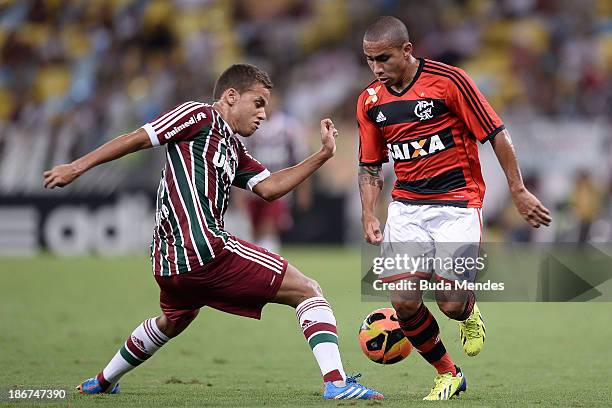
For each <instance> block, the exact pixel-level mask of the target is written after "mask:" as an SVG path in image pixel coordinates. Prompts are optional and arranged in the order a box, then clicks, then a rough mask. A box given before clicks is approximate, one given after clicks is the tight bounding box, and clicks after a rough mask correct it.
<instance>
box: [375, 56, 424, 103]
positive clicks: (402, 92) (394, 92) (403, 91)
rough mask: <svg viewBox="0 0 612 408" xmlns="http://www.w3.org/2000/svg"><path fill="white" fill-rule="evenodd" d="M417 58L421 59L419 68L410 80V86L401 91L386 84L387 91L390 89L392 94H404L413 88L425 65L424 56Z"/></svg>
mask: <svg viewBox="0 0 612 408" xmlns="http://www.w3.org/2000/svg"><path fill="white" fill-rule="evenodd" d="M417 59H418V60H419V67H418V68H417V71H416V73H415V74H414V77H413V78H412V81H410V83H409V84H408V86H407V87H405V88H404V89H403V90H402V91H401V92H396V91H394V90H393V89H391V87H390V86H386V85H385V88H387V91H389V93H390V94H391V95H395V96H403V95H404V94H405V93H406V92H408V90H409V89H410V88H412V85H414V83H415V82H416V81H417V79H419V76H420V75H421V71H423V65H424V64H425V59H424V58H417Z"/></svg>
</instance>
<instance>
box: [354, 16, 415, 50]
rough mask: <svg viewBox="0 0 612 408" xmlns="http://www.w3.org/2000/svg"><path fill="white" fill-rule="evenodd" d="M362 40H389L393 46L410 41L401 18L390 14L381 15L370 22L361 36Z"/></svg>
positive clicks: (399, 45)
mask: <svg viewBox="0 0 612 408" xmlns="http://www.w3.org/2000/svg"><path fill="white" fill-rule="evenodd" d="M363 41H369V42H378V41H389V42H391V45H393V46H394V47H401V46H402V45H404V43H406V42H408V41H410V36H409V35H408V28H406V24H404V23H403V22H402V20H400V19H398V18H395V17H392V16H381V17H377V18H376V20H374V22H373V23H372V24H370V26H369V27H368V29H367V30H366V32H365V34H364V36H363Z"/></svg>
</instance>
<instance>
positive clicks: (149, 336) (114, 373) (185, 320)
mask: <svg viewBox="0 0 612 408" xmlns="http://www.w3.org/2000/svg"><path fill="white" fill-rule="evenodd" d="M197 314H198V310H195V311H193V313H190V314H184V315H183V316H182V317H180V318H176V319H173V320H170V319H169V318H168V317H166V315H164V314H162V315H161V316H158V317H157V318H150V319H147V320H145V321H144V322H142V323H141V324H140V325H139V326H138V327H136V329H135V330H134V331H133V332H132V333H131V334H130V335H129V336H128V338H127V340H126V341H125V343H124V344H123V346H122V347H121V348H120V349H119V351H117V353H116V354H115V355H114V357H113V358H112V359H111V361H110V362H109V363H108V364H107V365H106V367H104V369H103V370H102V371H101V372H100V373H99V374H98V375H97V376H96V379H97V381H98V383H99V385H100V389H101V390H102V392H108V391H110V390H112V389H113V388H114V386H115V384H117V382H118V381H119V379H120V378H121V377H122V376H123V375H125V374H126V373H128V372H129V371H132V370H133V369H134V368H136V367H138V366H139V365H140V364H142V363H143V362H145V361H146V360H148V359H149V358H150V357H151V356H152V355H153V354H154V353H155V352H156V351H157V350H159V349H160V348H161V347H163V346H164V345H165V344H166V343H167V342H168V341H169V340H170V339H171V338H172V337H176V336H177V335H178V334H180V333H181V332H182V331H183V330H184V329H185V328H186V327H187V326H189V324H190V323H191V322H192V321H193V319H194V318H195V317H196V316H197ZM82 392H86V391H85V390H82Z"/></svg>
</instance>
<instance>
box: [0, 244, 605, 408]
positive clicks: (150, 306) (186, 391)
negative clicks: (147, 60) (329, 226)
mask: <svg viewBox="0 0 612 408" xmlns="http://www.w3.org/2000/svg"><path fill="white" fill-rule="evenodd" d="M284 255H285V256H286V257H287V258H288V259H289V260H290V261H291V262H292V263H293V264H294V265H295V266H297V267H298V268H300V269H301V270H302V271H303V272H304V273H305V274H307V275H309V276H312V277H314V278H316V279H317V280H318V281H319V283H320V284H321V286H322V287H323V290H324V291H325V295H326V297H327V298H328V300H329V301H330V302H331V304H332V306H333V307H334V310H335V314H336V317H337V320H338V331H339V335H340V347H341V351H342V354H343V359H344V364H345V369H346V371H347V372H349V373H352V372H361V373H363V382H364V383H365V384H367V385H370V386H373V387H375V388H377V389H378V390H380V391H381V392H383V393H384V394H385V395H386V396H387V398H388V400H387V401H383V402H368V401H351V402H324V401H323V400H322V399H321V385H322V384H321V377H320V373H319V370H318V367H317V366H316V363H315V361H314V358H313V356H312V354H311V352H310V349H309V348H308V345H307V344H306V342H305V340H304V338H303V336H302V333H301V332H300V330H299V329H298V324H297V322H296V319H295V315H294V312H293V310H292V309H290V308H288V307H284V306H279V305H268V306H266V308H265V309H264V314H263V319H262V320H261V321H255V320H251V319H246V318H240V317H237V316H231V315H227V314H223V313H220V312H217V311H215V310H211V309H204V310H202V312H201V313H200V315H199V316H198V318H197V319H196V321H195V322H194V323H193V324H192V326H191V327H190V328H189V329H187V331H185V332H184V333H183V334H182V335H180V336H179V337H178V338H176V339H174V340H172V341H171V342H170V343H169V344H168V345H167V346H166V347H165V348H164V349H162V350H161V351H160V352H158V353H157V354H156V355H155V356H154V357H153V358H152V359H151V360H149V361H147V362H145V363H144V364H143V365H141V366H140V367H139V368H137V369H136V370H134V371H133V372H131V373H129V374H128V375H127V376H125V377H124V378H123V379H122V381H121V387H122V393H121V394H120V395H100V396H83V395H79V394H77V393H76V392H75V391H73V390H74V386H75V385H76V384H77V383H79V382H80V381H81V380H82V379H84V378H86V377H89V376H92V375H94V374H96V373H97V372H98V371H99V370H100V369H101V368H102V367H103V366H104V364H106V362H107V361H108V360H109V359H110V357H112V355H113V354H114V353H115V352H116V351H117V349H118V348H119V347H120V346H121V344H122V343H123V341H124V340H125V338H126V337H127V336H128V334H129V333H130V332H131V331H132V330H133V328H134V327H135V326H136V325H137V324H139V323H140V322H141V321H142V320H144V319H145V318H147V317H150V316H154V315H157V314H158V313H159V308H158V303H157V301H158V289H157V286H156V284H155V281H154V280H153V278H152V277H151V276H150V275H151V272H150V267H149V264H148V260H147V259H146V258H145V257H142V258H140V257H134V258H117V259H101V258H95V257H91V258H63V259H58V258H53V257H39V258H35V259H8V258H3V259H0V278H1V283H0V328H1V329H0V389H2V388H4V389H6V387H12V386H21V387H26V386H47V387H49V386H53V387H65V388H69V390H70V392H69V396H68V399H67V400H66V401H64V402H61V403H49V404H43V403H23V402H22V403H14V402H13V403H11V402H6V400H4V401H3V402H2V401H0V404H4V405H6V406H14V407H19V406H21V407H23V406H28V405H31V406H35V407H41V406H55V407H57V406H70V407H81V406H84V407H85V406H87V407H89V406H92V407H158V406H159V407H162V406H164V407H167V406H173V407H180V406H194V407H195V406H198V407H207V406H208V407H220V406H227V407H233V406H266V407H280V406H288V407H289V406H291V407H295V406H337V405H338V406H347V405H351V406H352V405H357V406H359V405H362V406H373V405H374V406H381V407H383V406H384V407H400V406H401V407H409V406H417V405H418V406H422V405H423V402H422V401H420V400H421V398H422V397H423V396H424V395H425V394H426V393H427V392H428V390H429V388H430V386H431V385H432V383H433V377H434V372H433V370H432V369H431V367H429V366H428V365H427V364H426V363H425V361H424V360H423V359H422V358H421V357H420V356H418V355H417V354H416V353H415V354H413V355H411V356H410V357H409V358H407V359H406V360H405V361H403V362H401V363H399V364H396V365H394V366H380V365H377V364H374V363H371V362H370V361H368V360H367V359H366V358H365V357H364V356H363V355H362V354H361V351H360V349H359V345H358V343H357V340H356V334H357V330H358V328H359V325H360V323H361V321H362V319H363V317H364V316H365V315H366V314H367V313H368V312H370V311H371V310H373V309H375V308H377V307H382V306H387V304H386V303H385V302H379V303H364V302H361V300H360V294H359V262H360V258H359V253H358V252H357V251H351V250H344V249H330V248H310V249H306V248H294V249H288V250H286V251H284ZM431 306H432V307H431V309H432V311H433V312H434V314H435V315H436V317H437V319H438V322H439V324H440V327H441V331H442V332H441V335H442V338H443V340H444V342H445V344H446V347H447V349H448V350H449V352H450V353H451V356H452V357H453V358H454V360H455V361H456V363H457V364H458V365H460V366H461V367H462V369H463V371H464V373H465V374H466V376H467V379H468V392H467V393H464V394H462V395H461V397H460V398H458V399H456V400H454V401H451V402H449V404H450V405H454V406H457V405H461V406H482V407H485V406H486V407H489V406H509V407H511V406H538V407H548V406H555V407H569V406H573V407H593V406H610V405H612V391H611V389H612V387H610V378H611V374H610V373H611V371H610V370H611V368H610V367H612V352H611V349H610V344H612V343H611V339H612V327H611V326H612V325H611V320H610V303H566V304H560V303H548V304H545V303H539V304H536V303H531V304H527V303H482V304H481V305H480V306H481V310H482V312H483V314H484V316H485V319H486V321H487V342H486V344H485V349H484V351H483V352H482V354H481V355H479V356H477V357H467V356H465V355H464V354H463V352H462V350H461V345H460V343H459V335H458V329H457V325H456V322H454V321H451V320H449V319H447V318H445V317H443V316H442V315H441V313H440V312H439V311H438V310H437V308H435V305H431Z"/></svg>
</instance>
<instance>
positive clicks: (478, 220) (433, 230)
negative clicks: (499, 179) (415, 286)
mask: <svg viewBox="0 0 612 408" xmlns="http://www.w3.org/2000/svg"><path fill="white" fill-rule="evenodd" d="M481 237H482V217H481V209H480V208H460V207H451V206H442V205H412V204H405V203H403V202H399V201H393V202H392V203H391V204H389V210H388V213H387V224H386V225H385V231H384V239H383V244H382V255H383V257H384V258H389V257H393V258H395V259H396V260H398V262H399V264H398V262H396V263H394V264H393V265H394V267H393V268H389V269H385V271H384V272H383V273H382V274H381V276H380V277H381V278H382V279H383V281H394V280H399V279H404V278H406V277H409V276H414V275H416V276H419V277H422V278H425V279H429V278H431V276H432V274H433V273H434V272H435V274H436V278H437V279H448V280H466V279H467V280H471V281H473V279H475V274H476V273H477V271H478V267H479V266H480V264H476V263H477V262H478V256H479V251H480V240H481ZM398 257H399V258H398ZM400 261H404V262H400Z"/></svg>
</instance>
